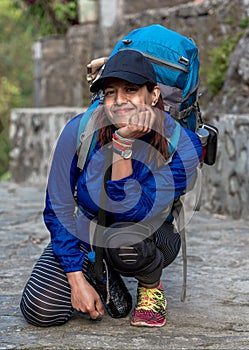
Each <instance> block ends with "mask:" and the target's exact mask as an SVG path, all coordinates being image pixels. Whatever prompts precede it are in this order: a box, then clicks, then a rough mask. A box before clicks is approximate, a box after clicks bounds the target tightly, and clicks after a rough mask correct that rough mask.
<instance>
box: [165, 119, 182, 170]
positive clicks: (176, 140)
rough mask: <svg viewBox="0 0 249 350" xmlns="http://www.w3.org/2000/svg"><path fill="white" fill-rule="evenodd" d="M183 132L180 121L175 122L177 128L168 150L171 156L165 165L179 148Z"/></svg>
mask: <svg viewBox="0 0 249 350" xmlns="http://www.w3.org/2000/svg"><path fill="white" fill-rule="evenodd" d="M180 134H181V126H180V124H179V123H178V122H175V129H174V131H173V133H172V135H171V137H170V139H169V143H168V150H169V158H168V159H167V160H166V162H165V165H166V164H169V163H170V162H171V160H172V157H173V155H174V153H175V151H176V149H177V146H178V143H179V139H180Z"/></svg>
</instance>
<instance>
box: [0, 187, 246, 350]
mask: <svg viewBox="0 0 249 350" xmlns="http://www.w3.org/2000/svg"><path fill="white" fill-rule="evenodd" d="M0 199H1V201H0V203H1V204H0V242H1V246H0V252H1V255H0V261H1V270H0V291H1V292H0V300H1V311H0V350H1V349H56V350H59V349H68V350H69V349H119V350H120V349H126V350H129V349H143V350H147V349H249V274H248V271H249V259H248V256H249V229H248V228H249V227H248V226H249V222H245V221H232V220H230V219H229V218H226V217H217V216H216V217H214V216H211V215H209V214H208V213H204V212H201V213H196V214H195V215H194V217H193V218H192V219H191V220H190V222H189V224H188V226H187V231H188V237H187V241H188V289H187V298H186V301H185V303H182V302H181V301H180V292H181V284H182V261H181V255H179V257H178V258H177V259H176V260H175V262H174V263H173V264H172V265H171V266H170V267H169V268H168V269H167V270H165V271H164V275H163V283H164V286H165V288H166V293H167V300H168V311H167V316H168V317H167V319H168V321H167V325H166V326H165V327H163V328H158V329H148V328H143V327H141V328H135V327H131V326H130V325H129V317H127V318H125V319H120V320H114V319H111V318H110V317H109V316H108V315H105V316H104V319H103V320H102V321H101V322H92V321H90V320H89V319H88V317H87V315H82V314H79V313H78V314H75V316H74V317H73V318H72V319H71V320H70V321H69V322H68V323H67V324H65V325H63V326H60V327H53V328H38V327H34V326H32V325H29V324H27V323H26V321H25V320H24V319H23V317H22V315H21V313H20V310H19V301H20V298H21V293H22V289H23V287H24V284H25V282H26V280H27V278H28V276H29V274H30V272H31V269H32V266H33V264H34V263H35V261H36V259H37V258H38V257H39V255H40V253H41V252H42V250H43V248H44V247H45V245H46V244H47V243H48V240H49V235H48V232H47V231H46V228H45V227H44V225H43V222H42V210H43V201H44V191H43V190H40V189H37V188H34V187H29V186H20V185H16V184H15V183H7V182H6V183H0ZM126 282H127V285H128V287H129V288H130V289H131V290H132V293H133V296H135V289H136V283H135V281H134V280H132V279H126Z"/></svg>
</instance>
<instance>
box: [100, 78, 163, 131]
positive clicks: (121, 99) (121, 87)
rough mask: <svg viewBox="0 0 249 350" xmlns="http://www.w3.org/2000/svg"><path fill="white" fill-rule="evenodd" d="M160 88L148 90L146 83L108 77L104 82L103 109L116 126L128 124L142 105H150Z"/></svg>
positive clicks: (156, 97)
mask: <svg viewBox="0 0 249 350" xmlns="http://www.w3.org/2000/svg"><path fill="white" fill-rule="evenodd" d="M159 94H160V90H159V88H158V87H155V88H154V90H153V91H152V92H149V91H148V89H147V86H146V85H142V86H141V85H136V84H133V83H130V82H128V81H125V80H122V79H119V78H108V79H106V82H105V87H104V96H105V109H106V112H107V116H108V118H109V120H110V121H111V122H112V124H113V125H115V126H116V127H117V128H121V127H124V126H126V125H127V124H129V120H130V118H131V116H132V115H133V114H134V113H137V111H138V110H139V108H141V106H143V105H149V106H151V105H152V103H153V101H155V100H156V99H158V96H159Z"/></svg>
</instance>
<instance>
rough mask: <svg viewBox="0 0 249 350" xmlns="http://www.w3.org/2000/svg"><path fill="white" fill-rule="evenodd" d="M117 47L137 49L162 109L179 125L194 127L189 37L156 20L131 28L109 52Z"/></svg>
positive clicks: (195, 63)
mask: <svg viewBox="0 0 249 350" xmlns="http://www.w3.org/2000/svg"><path fill="white" fill-rule="evenodd" d="M120 50H136V51H139V52H141V53H142V54H143V55H144V56H145V57H146V58H148V59H149V60H150V62H151V63H152V65H153V67H154V70H155V72H156V76H157V82H158V85H159V86H160V88H161V94H162V97H163V100H164V106H165V110H166V111H167V112H169V113H170V114H171V116H172V117H174V118H175V119H176V120H178V121H179V122H180V124H181V125H183V126H185V127H187V128H188V129H190V130H192V131H194V132H195V131H196V127H197V123H196V121H197V120H198V118H199V108H198V101H197V99H198V86H199V66H200V61H199V57H198V48H197V46H196V45H195V44H194V42H193V41H192V40H191V39H188V38H186V37H184V36H182V35H181V34H179V33H176V32H174V31H172V30H169V29H167V28H165V27H163V26H161V25H159V24H153V25H150V26H148V27H143V28H139V29H135V30H133V31H131V32H130V33H129V34H127V35H126V36H125V37H124V38H123V39H122V40H120V41H119V42H118V43H117V44H116V46H115V47H114V50H113V51H112V53H111V56H112V55H114V54H115V53H117V51H120Z"/></svg>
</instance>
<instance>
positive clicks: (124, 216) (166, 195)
mask: <svg viewBox="0 0 249 350" xmlns="http://www.w3.org/2000/svg"><path fill="white" fill-rule="evenodd" d="M80 118H82V114H80V115H78V116H76V117H74V118H73V119H72V120H70V121H69V123H68V124H67V125H66V126H65V128H64V130H63V131H62V133H61V135H60V137H59V140H58V142H57V145H56V148H55V151H54V156H53V161H52V165H51V169H50V174H49V179H48V185H47V190H46V203H45V209H44V221H45V224H46V226H47V228H48V230H49V231H50V234H51V241H52V246H53V252H54V255H55V257H56V259H58V261H59V263H60V265H61V266H62V268H63V269H64V271H65V272H73V271H80V270H82V264H83V261H84V255H85V253H84V252H82V251H80V249H79V248H80V245H82V244H83V245H84V246H85V247H86V248H87V249H90V248H89V224H90V221H91V218H92V217H94V216H96V215H97V213H98V205H99V200H100V186H101V182H102V176H103V169H104V159H105V149H100V146H99V144H97V145H96V146H95V148H94V151H93V154H92V156H91V157H90V159H89V160H88V161H87V163H86V165H85V168H84V171H83V172H81V173H80V172H79V169H78V168H77V155H76V143H77V133H78V127H79V122H80ZM175 125H176V122H175V120H174V119H173V118H172V117H171V116H170V115H169V114H166V118H165V126H166V127H165V130H166V135H165V136H166V137H170V135H171V134H172V132H173V130H174V128H175ZM148 140H149V135H146V136H145V137H144V138H143V139H141V140H137V141H135V143H134V144H133V159H132V162H133V174H132V175H131V176H129V177H126V178H124V179H121V180H118V181H112V180H108V181H107V192H108V196H109V200H108V210H109V211H111V212H113V213H114V220H115V221H136V222H138V221H141V220H146V219H149V218H153V217H155V216H156V215H158V214H160V212H162V211H163V210H164V209H165V207H167V205H169V204H170V203H172V201H173V200H174V198H176V197H178V196H179V195H181V194H182V193H183V192H184V190H185V189H186V186H187V184H188V183H189V182H190V181H191V179H192V178H193V176H194V175H195V173H196V167H197V166H198V164H199V160H200V157H201V152H202V146H201V143H200V140H199V138H198V136H197V135H196V134H194V133H193V132H191V131H190V130H188V129H185V128H183V127H181V133H180V139H179V143H178V146H177V150H176V152H175V153H174V155H173V157H172V160H171V161H170V163H169V164H165V165H163V166H162V167H161V168H159V169H157V168H156V167H155V162H154V159H152V160H151V162H150V163H149V164H146V157H147V154H148V149H149V147H151V146H150V145H149V143H148ZM76 183H77V186H78V190H77V195H78V204H79V205H80V206H82V207H83V208H84V213H83V212H79V213H77V214H76V212H75V207H76V205H75V200H74V196H73V194H74V190H75V185H76ZM165 219H166V218H165Z"/></svg>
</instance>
